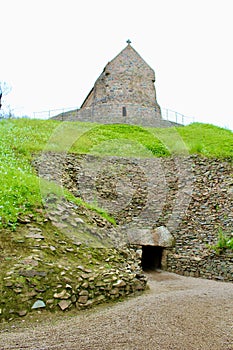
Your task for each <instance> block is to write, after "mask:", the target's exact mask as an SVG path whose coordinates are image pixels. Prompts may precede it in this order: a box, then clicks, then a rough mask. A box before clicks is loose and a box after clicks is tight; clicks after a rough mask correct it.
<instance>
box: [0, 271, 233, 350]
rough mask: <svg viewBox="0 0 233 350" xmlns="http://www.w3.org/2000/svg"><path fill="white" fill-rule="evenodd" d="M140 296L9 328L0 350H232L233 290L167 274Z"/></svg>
mask: <svg viewBox="0 0 233 350" xmlns="http://www.w3.org/2000/svg"><path fill="white" fill-rule="evenodd" d="M148 277H149V285H150V290H149V291H148V292H146V293H144V294H143V295H141V296H138V297H135V298H129V299H128V300H126V301H124V302H121V303H117V304H114V305H113V306H104V307H97V308H96V309H94V310H89V311H86V312H82V313H79V314H77V315H75V316H73V317H70V316H67V315H68V314H66V315H65V316H64V318H63V319H58V320H56V321H53V322H50V323H46V322H45V323H44V324H41V323H40V324H38V325H35V326H34V327H30V328H29V327H23V328H22V327H19V328H18V327H16V328H15V329H13V330H12V329H11V328H9V327H8V328H6V329H3V330H2V331H1V332H0V349H1V350H8V349H17V350H21V349H30V350H55V349H56V350H61V349H67V350H95V349H98V350H108V349H109V350H117V349H124V350H137V349H138V350H156V349H158V350H168V349H170V350H192V349H193V350H199V349H200V350H203V349H204V350H233V284H231V283H223V282H216V281H209V280H203V279H195V278H191V277H183V276H178V275H174V274H171V273H167V272H161V273H159V272H154V273H151V274H149V275H148Z"/></svg>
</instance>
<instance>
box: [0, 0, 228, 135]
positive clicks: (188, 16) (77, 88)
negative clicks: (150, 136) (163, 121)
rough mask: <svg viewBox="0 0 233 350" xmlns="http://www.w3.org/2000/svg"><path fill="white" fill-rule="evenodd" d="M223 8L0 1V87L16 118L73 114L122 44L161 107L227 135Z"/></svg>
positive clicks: (212, 0)
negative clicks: (139, 62) (146, 70)
mask: <svg viewBox="0 0 233 350" xmlns="http://www.w3.org/2000/svg"><path fill="white" fill-rule="evenodd" d="M232 5H233V2H232V1H231V0H143V1H138V0H117V1H110V0H108V1H107V0H98V1H96V0H89V1H79V0H0V23H1V41H0V81H6V82H7V83H9V84H10V85H11V86H12V92H11V93H10V94H9V96H8V99H9V101H10V103H11V105H12V107H13V108H20V109H21V111H23V113H25V114H26V113H30V112H33V111H41V110H48V109H56V108H58V109H59V108H63V107H64V108H66V107H78V106H80V105H81V103H82V102H83V100H84V98H85V97H86V95H87V94H88V92H89V91H90V89H91V88H92V86H93V84H94V82H95V80H96V79H97V78H98V76H99V75H100V73H101V72H102V70H103V68H104V66H105V65H106V63H107V62H108V61H110V60H111V59H113V58H114V57H115V56H116V55H117V54H118V53H119V52H120V51H121V50H122V49H123V48H124V47H125V46H126V40H127V39H128V38H129V39H131V41H132V46H133V47H134V48H135V49H136V50H137V51H138V53H139V54H140V55H141V56H142V57H143V58H144V59H145V61H146V62H147V63H148V64H149V65H150V66H151V67H152V68H153V69H154V70H155V74H156V90H157V99H158V103H159V104H160V105H161V107H166V108H169V109H173V110H175V111H177V112H180V113H183V114H185V115H187V116H190V117H195V119H196V120H198V121H202V122H210V123H213V124H218V125H222V126H224V127H225V126H226V127H228V128H231V129H233V107H232V104H233V101H232V100H233V99H232V82H233V49H232V41H233V40H232V35H233V19H232V18H233V16H232Z"/></svg>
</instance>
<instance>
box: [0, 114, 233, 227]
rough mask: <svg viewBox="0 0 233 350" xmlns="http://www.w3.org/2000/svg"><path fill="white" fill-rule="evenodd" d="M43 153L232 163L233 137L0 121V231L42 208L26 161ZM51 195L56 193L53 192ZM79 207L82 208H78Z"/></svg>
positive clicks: (195, 129) (199, 129)
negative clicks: (190, 157)
mask: <svg viewBox="0 0 233 350" xmlns="http://www.w3.org/2000/svg"><path fill="white" fill-rule="evenodd" d="M44 150H45V151H47V150H50V151H55V152H60V151H63V152H74V153H81V154H82V153H89V154H94V155H99V156H105V155H112V156H122V157H167V156H169V155H172V154H185V155H188V154H199V155H200V156H205V157H218V158H228V159H231V160H232V159H233V133H232V132H231V131H229V130H225V129H222V128H219V127H216V126H213V125H208V124H198V123H195V124H192V125H189V126H186V127H181V128H168V129H155V128H143V127H139V126H130V125H97V124H91V123H78V122H75V123H69V122H66V123H61V122H58V121H54V120H48V121H40V120H29V119H19V120H3V121H1V122H0V181H1V186H0V227H1V226H7V225H10V226H12V227H15V224H16V223H17V218H18V217H19V216H20V215H25V214H28V213H32V214H33V215H34V214H35V208H38V207H42V198H41V193H40V184H39V180H38V177H37V176H36V174H35V171H34V169H33V168H32V166H31V160H32V158H33V156H34V155H35V154H37V153H38V152H41V151H44ZM53 191H54V192H56V191H58V192H59V190H58V189H56V186H54V188H53ZM65 196H66V197H67V198H68V199H69V200H71V201H73V202H76V203H77V202H78V201H79V204H80V199H77V198H75V197H74V196H72V195H71V194H70V193H68V192H67V191H66V192H65ZM81 205H87V204H85V203H84V202H82V203H81ZM87 206H88V205H87ZM89 208H91V209H93V210H95V211H97V212H98V213H99V214H101V215H103V216H104V217H105V218H107V219H108V220H109V221H111V218H110V217H109V216H108V214H107V213H106V212H105V211H103V210H101V209H100V208H96V207H94V206H91V205H90V204H89Z"/></svg>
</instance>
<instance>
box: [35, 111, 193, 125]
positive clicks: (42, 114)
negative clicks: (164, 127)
mask: <svg viewBox="0 0 233 350" xmlns="http://www.w3.org/2000/svg"><path fill="white" fill-rule="evenodd" d="M77 110H79V108H78V107H66V108H60V109H51V110H48V111H39V112H33V113H32V115H30V116H29V117H30V118H33V119H49V118H52V117H55V116H56V115H59V114H62V113H66V112H71V111H77ZM161 114H162V118H163V119H164V120H168V121H171V122H175V123H177V124H182V125H188V124H190V123H193V122H194V121H195V118H194V117H188V116H186V115H184V114H182V113H179V112H176V111H173V110H171V109H168V108H161Z"/></svg>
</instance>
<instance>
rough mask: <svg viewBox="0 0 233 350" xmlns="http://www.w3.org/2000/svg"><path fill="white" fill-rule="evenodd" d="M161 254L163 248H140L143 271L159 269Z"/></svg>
mask: <svg viewBox="0 0 233 350" xmlns="http://www.w3.org/2000/svg"><path fill="white" fill-rule="evenodd" d="M162 253H163V247H158V246H156V247H155V246H151V245H144V246H142V269H143V270H144V271H151V270H156V269H161V261H162Z"/></svg>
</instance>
